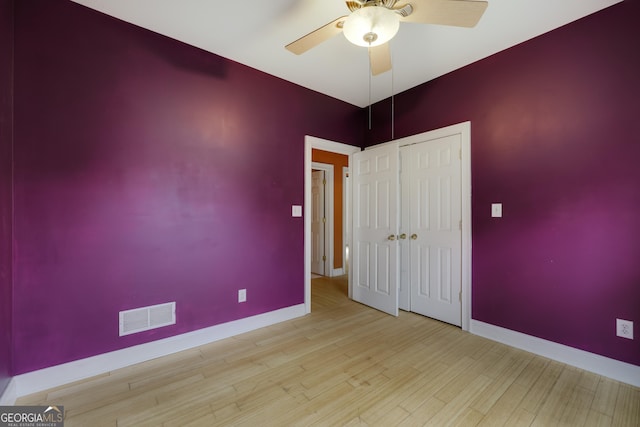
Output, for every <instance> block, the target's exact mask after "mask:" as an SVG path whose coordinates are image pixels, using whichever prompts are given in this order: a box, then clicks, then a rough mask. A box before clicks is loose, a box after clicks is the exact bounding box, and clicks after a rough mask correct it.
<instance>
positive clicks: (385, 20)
mask: <svg viewBox="0 0 640 427" xmlns="http://www.w3.org/2000/svg"><path fill="white" fill-rule="evenodd" d="M399 28H400V17H399V16H398V14H397V13H395V12H394V11H392V10H390V9H387V8H386V7H383V6H365V7H363V8H361V9H358V10H356V11H354V12H352V13H351V15H349V16H348V17H347V19H346V20H345V21H344V26H343V27H342V32H343V33H344V36H345V37H346V38H347V40H349V41H350V42H351V43H353V44H355V45H358V46H365V47H373V46H378V45H381V44H383V43H386V42H388V41H389V40H391V39H392V38H393V36H395V35H396V33H397V32H398V29H399Z"/></svg>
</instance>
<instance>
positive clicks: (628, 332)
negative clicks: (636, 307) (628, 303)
mask: <svg viewBox="0 0 640 427" xmlns="http://www.w3.org/2000/svg"><path fill="white" fill-rule="evenodd" d="M616 335H617V336H619V337H622V338H627V339H630V340H632V339H633V322H632V321H631V320H624V319H616Z"/></svg>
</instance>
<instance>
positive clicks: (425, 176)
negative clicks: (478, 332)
mask: <svg viewBox="0 0 640 427" xmlns="http://www.w3.org/2000/svg"><path fill="white" fill-rule="evenodd" d="M460 150H461V147H460V135H459V134H454V135H449V136H445V137H442V138H438V139H433V140H428V141H425V142H420V143H417V144H412V145H407V146H403V147H401V148H400V152H401V164H402V166H401V167H402V173H401V176H402V188H403V196H404V195H407V196H408V197H407V198H403V200H402V203H401V210H402V212H403V218H404V219H405V222H404V223H403V226H402V227H401V228H400V233H404V234H405V235H406V236H407V239H406V240H405V241H403V248H408V251H405V252H408V256H409V259H408V264H409V266H408V267H409V269H408V272H409V274H408V277H407V276H406V275H403V279H404V280H406V279H407V278H408V280H409V281H408V288H409V290H410V310H411V311H413V312H416V313H419V314H422V315H425V316H429V317H432V318H434V319H438V320H441V321H443V322H447V323H451V324H453V325H456V326H461V322H462V319H461V299H460V291H461V280H462V279H461V273H462V272H461V267H462V266H461V256H462V240H461V236H462V218H461V186H460V182H461V175H460V174H461V151H460ZM405 242H406V243H405ZM403 255H404V254H403ZM403 261H405V262H406V261H407V260H403ZM405 283H406V282H405Z"/></svg>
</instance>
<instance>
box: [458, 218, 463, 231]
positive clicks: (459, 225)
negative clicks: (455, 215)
mask: <svg viewBox="0 0 640 427" xmlns="http://www.w3.org/2000/svg"><path fill="white" fill-rule="evenodd" d="M458 228H460V231H462V220H460V222H459V223H458Z"/></svg>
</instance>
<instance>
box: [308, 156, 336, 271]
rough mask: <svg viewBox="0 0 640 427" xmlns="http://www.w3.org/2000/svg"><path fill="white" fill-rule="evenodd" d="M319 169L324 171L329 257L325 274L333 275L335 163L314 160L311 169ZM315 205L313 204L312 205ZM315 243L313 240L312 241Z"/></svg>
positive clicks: (327, 249)
mask: <svg viewBox="0 0 640 427" xmlns="http://www.w3.org/2000/svg"><path fill="white" fill-rule="evenodd" d="M314 170H319V171H323V172H324V180H325V184H324V217H325V218H326V221H325V224H324V251H325V256H326V257H327V258H326V260H325V264H324V273H325V274H324V275H325V276H327V277H332V276H333V275H334V274H333V270H334V269H333V245H334V242H333V226H334V219H333V216H334V211H333V208H334V206H333V203H334V202H333V197H334V195H333V165H330V164H327V163H319V162H312V163H311V171H312V172H313V171H314ZM311 207H313V206H311ZM312 243H313V242H312Z"/></svg>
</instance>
